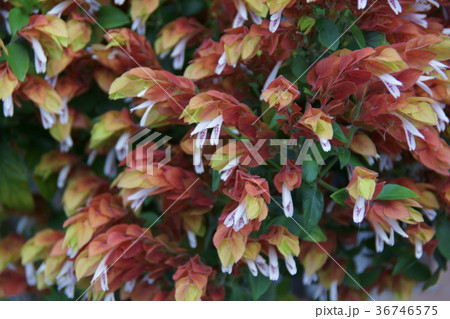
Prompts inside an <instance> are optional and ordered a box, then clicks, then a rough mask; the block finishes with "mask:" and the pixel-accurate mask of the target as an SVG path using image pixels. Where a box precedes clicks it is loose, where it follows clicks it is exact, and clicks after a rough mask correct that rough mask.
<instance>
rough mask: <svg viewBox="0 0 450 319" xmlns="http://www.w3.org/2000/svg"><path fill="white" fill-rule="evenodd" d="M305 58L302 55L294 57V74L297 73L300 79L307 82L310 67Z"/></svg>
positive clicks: (297, 77)
mask: <svg viewBox="0 0 450 319" xmlns="http://www.w3.org/2000/svg"><path fill="white" fill-rule="evenodd" d="M309 66H310V65H309V64H308V63H307V61H306V60H305V58H304V57H303V56H301V55H296V56H294V57H293V58H292V74H294V75H295V77H296V79H298V81H300V82H303V83H306V75H307V74H308V71H309V70H308V67H309Z"/></svg>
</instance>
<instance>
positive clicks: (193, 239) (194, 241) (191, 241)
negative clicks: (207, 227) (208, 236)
mask: <svg viewBox="0 0 450 319" xmlns="http://www.w3.org/2000/svg"><path fill="white" fill-rule="evenodd" d="M187 237H188V241H189V246H191V248H196V247H197V238H196V237H195V234H194V233H193V232H191V231H188V232H187Z"/></svg>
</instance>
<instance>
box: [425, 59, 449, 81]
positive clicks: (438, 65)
mask: <svg viewBox="0 0 450 319" xmlns="http://www.w3.org/2000/svg"><path fill="white" fill-rule="evenodd" d="M429 65H430V66H431V67H432V68H433V70H435V71H436V72H437V73H438V74H439V75H440V76H442V78H443V79H444V80H448V77H447V74H445V73H444V71H442V70H445V69H448V68H449V66H448V65H446V64H444V63H442V62H439V61H436V60H431V62H430V63H429Z"/></svg>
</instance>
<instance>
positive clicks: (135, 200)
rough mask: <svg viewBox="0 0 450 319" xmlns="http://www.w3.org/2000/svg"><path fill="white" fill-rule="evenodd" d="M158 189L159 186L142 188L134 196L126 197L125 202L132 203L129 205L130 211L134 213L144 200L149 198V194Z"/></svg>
mask: <svg viewBox="0 0 450 319" xmlns="http://www.w3.org/2000/svg"><path fill="white" fill-rule="evenodd" d="M158 188H159V186H154V187H150V188H144V189H141V190H138V191H137V192H135V193H134V194H132V195H130V196H128V197H127V200H129V201H132V203H131V209H133V210H134V211H136V210H137V209H138V208H139V207H140V206H141V205H142V203H143V202H144V200H145V199H146V198H147V196H149V195H150V194H151V193H153V192H154V191H156V190H157V189H158Z"/></svg>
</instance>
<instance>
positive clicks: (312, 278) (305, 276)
mask: <svg viewBox="0 0 450 319" xmlns="http://www.w3.org/2000/svg"><path fill="white" fill-rule="evenodd" d="M313 281H317V274H316V273H313V274H312V275H311V276H310V275H308V273H307V272H306V271H305V272H304V273H303V284H304V285H305V286H309V285H311V283H312V282H313Z"/></svg>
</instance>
